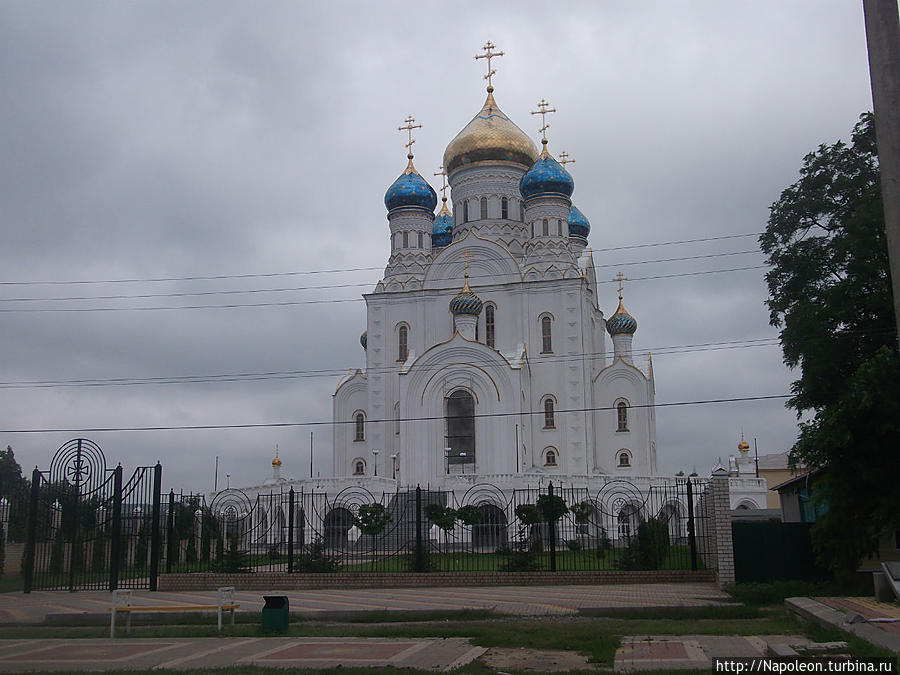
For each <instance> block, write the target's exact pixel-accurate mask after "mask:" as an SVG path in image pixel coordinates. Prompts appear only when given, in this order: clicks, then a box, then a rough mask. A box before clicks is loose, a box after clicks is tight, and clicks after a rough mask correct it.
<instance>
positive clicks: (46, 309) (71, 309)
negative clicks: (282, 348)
mask: <svg viewBox="0 0 900 675" xmlns="http://www.w3.org/2000/svg"><path fill="white" fill-rule="evenodd" d="M767 267H768V265H749V266H746V267H732V268H729V269H719V270H704V271H694V272H681V273H675V274H658V275H652V276H646V277H632V278H630V279H629V280H630V281H650V280H656V279H675V278H679V277H691V276H700V275H705V274H722V273H729V272H743V271H747V270H758V269H766V268H767ZM600 283H611V282H608V281H605V280H604V281H601V282H600ZM479 288H481V289H484V288H485V286H484V285H482V286H479ZM363 300H364V298H325V299H320V300H283V301H278V302H237V303H226V304H218V305H169V306H150V307H135V306H132V307H15V308H0V313H4V314H10V313H14V312H17V313H46V312H123V311H136V312H151V311H171V310H181V309H240V308H248V307H291V306H296V305H321V304H329V303H343V302H363Z"/></svg>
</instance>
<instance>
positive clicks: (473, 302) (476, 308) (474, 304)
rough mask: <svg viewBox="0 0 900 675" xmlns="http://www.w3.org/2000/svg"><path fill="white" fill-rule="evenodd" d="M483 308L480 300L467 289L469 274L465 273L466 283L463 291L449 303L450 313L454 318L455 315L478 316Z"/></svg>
mask: <svg viewBox="0 0 900 675" xmlns="http://www.w3.org/2000/svg"><path fill="white" fill-rule="evenodd" d="M483 306H484V303H483V302H482V301H481V298H479V297H478V296H477V295H475V293H474V292H473V291H472V289H471V288H469V273H468V272H466V283H465V284H464V285H463V289H462V290H461V291H460V292H459V293H457V294H456V297H455V298H453V299H452V300H451V301H450V311H451V312H453V315H454V316H456V315H457V314H471V315H472V316H478V315H479V314H481V308H482V307H483Z"/></svg>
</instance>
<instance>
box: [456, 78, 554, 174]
mask: <svg viewBox="0 0 900 675" xmlns="http://www.w3.org/2000/svg"><path fill="white" fill-rule="evenodd" d="M491 90H492V88H489V89H488V95H487V99H485V101H484V106H483V107H482V108H481V111H480V112H479V113H478V114H477V115H475V117H473V118H472V121H471V122H469V123H468V124H467V125H466V126H465V127H463V130H462V131H460V132H459V133H458V134H457V135H456V138H454V139H453V140H452V141H450V144H449V145H448V146H447V149H446V150H445V151H444V169H445V170H446V171H447V173H448V174H452V173H453V172H454V171H456V169H458V168H460V167H463V166H466V165H468V164H474V163H475V162H482V161H490V160H494V161H505V162H514V163H516V164H521V165H522V166H524V167H525V168H530V167H531V165H532V164H534V162H535V161H536V160H537V158H538V151H537V148H536V147H535V145H534V142H532V140H531V139H530V138H529V137H528V134H526V133H525V132H524V131H522V130H521V129H520V128H519V127H517V126H516V125H515V124H514V123H513V121H512V120H510V119H509V118H508V117H507V116H506V115H505V114H504V113H503V111H502V110H500V108H499V107H497V102H496V101H495V100H494V95H493V93H491Z"/></svg>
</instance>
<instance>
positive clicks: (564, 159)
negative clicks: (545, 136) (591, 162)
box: [559, 150, 575, 166]
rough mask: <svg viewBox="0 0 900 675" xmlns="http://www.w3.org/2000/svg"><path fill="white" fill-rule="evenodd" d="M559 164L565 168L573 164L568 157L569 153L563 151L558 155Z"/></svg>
mask: <svg viewBox="0 0 900 675" xmlns="http://www.w3.org/2000/svg"><path fill="white" fill-rule="evenodd" d="M559 163H560V164H562V165H563V166H565V165H566V164H574V163H575V160H574V159H571V158H570V157H569V153H568V152H566V151H565V150H563V151H562V152H560V153H559Z"/></svg>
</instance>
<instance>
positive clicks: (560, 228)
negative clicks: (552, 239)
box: [556, 218, 562, 237]
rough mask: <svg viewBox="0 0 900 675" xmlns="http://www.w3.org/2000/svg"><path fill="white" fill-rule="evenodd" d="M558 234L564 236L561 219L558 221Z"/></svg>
mask: <svg viewBox="0 0 900 675" xmlns="http://www.w3.org/2000/svg"><path fill="white" fill-rule="evenodd" d="M556 234H558V235H559V236H560V237H561V236H562V221H561V220H560V219H559V218H557V219H556Z"/></svg>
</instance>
